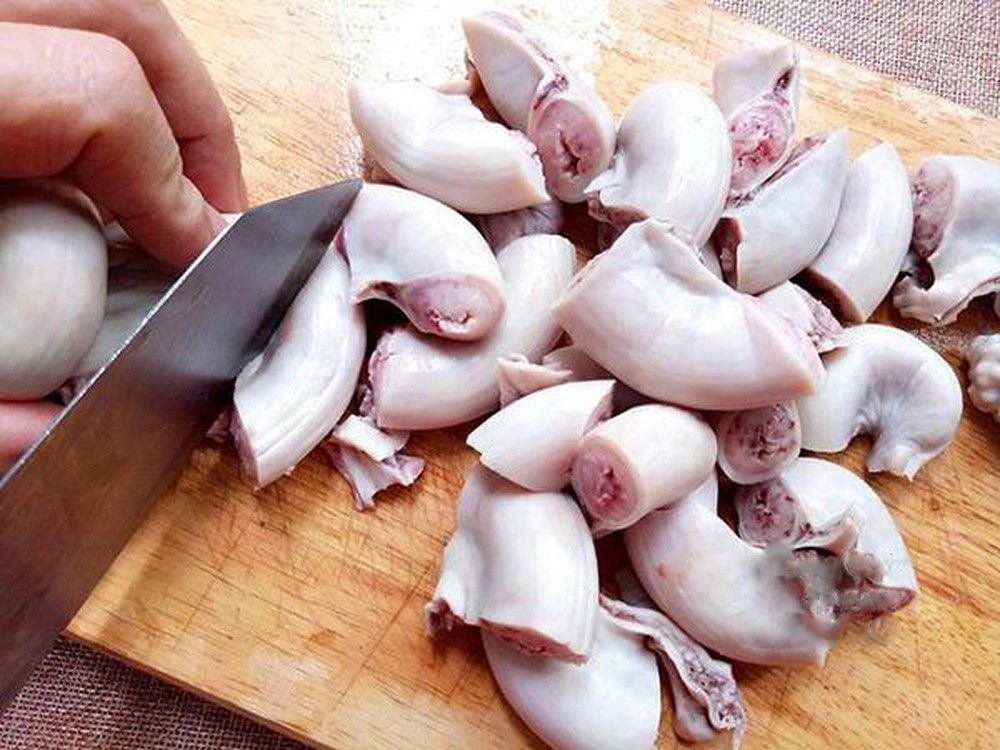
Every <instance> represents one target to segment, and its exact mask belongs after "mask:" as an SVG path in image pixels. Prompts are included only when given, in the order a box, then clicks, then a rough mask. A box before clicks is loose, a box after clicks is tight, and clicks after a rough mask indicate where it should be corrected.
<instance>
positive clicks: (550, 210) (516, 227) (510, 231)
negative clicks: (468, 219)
mask: <svg viewBox="0 0 1000 750" xmlns="http://www.w3.org/2000/svg"><path fill="white" fill-rule="evenodd" d="M472 219H473V221H474V222H475V224H476V226H477V227H479V231H480V232H482V233H483V237H485V238H486V241H487V242H488V243H489V244H490V247H492V248H493V251H494V252H498V251H499V250H502V249H503V248H505V247H506V246H507V245H509V244H510V243H511V242H513V241H514V240H516V239H517V238H519V237H525V236H527V235H529V234H559V233H560V232H562V229H563V208H562V203H561V202H560V201H557V200H552V201H549V202H548V203H542V204H541V205H538V206H528V207H527V208H519V209H517V210H516V211H505V212H504V213H500V214H479V215H478V216H474V217H472Z"/></svg>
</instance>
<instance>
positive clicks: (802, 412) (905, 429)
mask: <svg viewBox="0 0 1000 750" xmlns="http://www.w3.org/2000/svg"><path fill="white" fill-rule="evenodd" d="M842 341H843V345H844V348H842V349H838V350H836V351H833V352H830V353H829V354H827V355H825V356H824V358H823V363H824V364H825V365H826V380H825V382H824V383H823V386H822V387H821V388H820V390H819V391H818V392H816V393H815V394H814V395H812V396H809V397H807V398H804V399H802V400H800V401H799V403H798V407H799V416H800V417H801V419H802V447H803V448H806V449H808V450H812V451H819V452H821V453H839V452H840V451H842V450H844V449H845V448H846V447H847V444H848V443H850V442H851V439H852V438H854V436H855V435H860V434H862V433H867V434H870V435H871V436H872V440H873V442H872V447H871V450H870V451H869V453H868V470H869V471H889V472H891V473H893V474H896V475H898V476H904V477H906V478H907V479H912V478H913V476H914V474H916V473H917V471H918V470H919V469H920V467H921V466H923V465H924V464H925V463H927V462H928V461H930V460H931V459H932V458H934V456H936V455H938V454H939V453H941V451H943V450H944V449H945V448H946V447H948V444H949V443H950V442H951V440H952V438H953V437H954V436H955V432H956V431H957V430H958V423H959V420H960V419H961V417H962V388H961V386H960V385H959V382H958V378H957V377H955V373H954V372H953V371H952V369H951V367H950V366H949V365H948V363H947V362H945V361H944V359H942V358H941V356H940V355H939V354H938V353H937V352H935V351H934V350H933V349H931V348H930V347H929V346H927V345H926V344H924V343H923V342H921V341H920V340H919V339H917V338H916V337H914V336H912V335H910V334H909V333H907V332H906V331H902V330H899V329H898V328H892V327H890V326H883V325H874V324H870V323H865V324H863V325H860V326H854V327H851V328H848V329H846V330H845V331H844V335H843V337H842Z"/></svg>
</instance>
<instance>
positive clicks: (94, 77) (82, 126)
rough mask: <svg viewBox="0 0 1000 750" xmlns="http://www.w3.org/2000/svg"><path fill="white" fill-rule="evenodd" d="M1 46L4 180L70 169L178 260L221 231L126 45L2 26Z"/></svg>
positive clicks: (147, 240)
mask: <svg viewBox="0 0 1000 750" xmlns="http://www.w3.org/2000/svg"><path fill="white" fill-rule="evenodd" d="M0 49H2V50H4V54H3V55H0V102H5V105H4V106H2V107H0V178H4V177H7V178H12V179H28V178H35V177H50V176H52V175H64V176H66V177H68V178H69V179H70V180H71V181H72V182H74V183H75V184H76V185H77V186H78V187H79V188H80V189H81V190H83V192H84V193H86V194H87V195H88V196H89V197H90V198H91V199H92V200H93V201H94V202H95V203H97V204H98V205H99V206H102V207H104V208H105V209H107V210H108V211H110V212H111V214H112V215H113V216H114V217H115V218H117V219H118V221H119V222H121V225H122V226H123V227H124V228H125V230H126V231H127V232H128V234H129V236H131V237H132V239H134V240H135V242H136V243H137V244H138V245H139V246H140V247H142V248H144V249H145V250H147V251H149V252H150V253H152V254H153V255H156V256H157V257H159V258H161V259H162V260H165V261H166V262H168V263H172V264H174V265H177V266H183V265H186V264H187V263H189V262H190V261H191V260H192V259H193V258H194V257H195V256H196V255H197V254H198V253H199V252H201V250H202V249H203V248H204V247H205V246H206V245H207V244H208V243H209V242H210V241H211V239H212V238H213V237H214V236H215V235H216V233H217V232H218V231H219V230H221V229H222V227H223V226H224V225H225V223H224V221H223V219H222V217H221V216H219V214H218V213H216V212H215V210H214V209H213V208H211V206H209V205H208V203H206V202H205V199H204V198H203V197H202V194H201V193H200V192H199V191H198V189H197V188H196V187H195V186H194V184H193V183H192V182H191V181H190V180H189V179H188V178H187V177H185V176H184V175H183V173H182V170H181V157H180V152H179V151H178V148H177V142H176V141H175V140H174V137H173V135H172V134H171V132H170V127H169V125H168V124H167V120H166V118H165V117H164V115H163V111H162V110H161V109H160V105H159V103H158V102H157V100H156V98H155V97H154V96H153V91H152V89H151V88H150V87H149V83H148V82H147V80H146V77H145V76H144V75H143V71H142V69H141V68H140V67H139V63H138V62H137V61H136V59H135V55H134V54H133V53H132V52H131V50H130V49H129V48H128V47H126V46H125V45H124V44H122V43H121V42H118V41H116V40H114V39H112V38H111V37H109V36H105V35H103V34H95V33H92V32H84V31H74V30H71V29H56V28H51V27H48V26H32V25H29V24H12V23H4V22H0ZM23 60H37V61H40V63H39V64H32V65H25V64H23V62H22V61H23Z"/></svg>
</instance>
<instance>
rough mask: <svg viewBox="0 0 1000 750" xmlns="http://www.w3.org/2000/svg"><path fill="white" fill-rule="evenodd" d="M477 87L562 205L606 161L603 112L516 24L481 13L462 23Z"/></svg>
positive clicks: (606, 115) (608, 133)
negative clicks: (525, 145) (525, 144)
mask: <svg viewBox="0 0 1000 750" xmlns="http://www.w3.org/2000/svg"><path fill="white" fill-rule="evenodd" d="M462 29H463V30H464V31H465V39H466V41H467V42H468V45H469V54H470V56H471V57H472V61H473V64H474V65H475V67H476V69H477V71H478V73H479V77H480V79H481V80H482V83H483V87H484V88H485V89H486V93H487V95H488V96H489V98H490V102H492V104H493V106H494V107H496V110H497V112H499V113H500V116H501V117H503V119H504V120H506V122H507V124H508V125H510V126H511V127H514V128H517V129H518V130H521V131H522V132H524V133H525V134H527V136H528V139H529V140H530V141H531V142H532V143H534V144H535V145H536V146H537V147H538V154H539V156H540V157H541V159H542V166H543V168H544V170H545V178H546V181H547V183H548V186H549V189H550V190H551V191H552V192H553V193H554V194H555V195H556V196H557V197H558V198H559V199H560V200H564V201H567V202H568V203H578V202H579V201H582V200H583V191H584V188H586V187H587V185H588V184H589V183H590V181H591V180H592V179H593V178H594V177H595V176H596V175H597V174H599V173H600V172H602V171H604V170H605V169H606V168H607V166H608V163H609V162H610V161H611V155H612V154H613V153H614V148H615V122H614V118H612V116H611V110H609V109H608V106H607V105H606V104H605V103H604V102H603V100H602V99H601V98H600V97H599V96H598V95H597V93H596V92H595V91H594V90H593V88H591V87H590V86H589V85H588V84H587V83H586V82H584V81H583V80H581V79H580V76H578V75H576V73H574V72H573V71H572V70H571V69H569V68H568V67H566V65H564V64H563V63H562V62H561V61H560V60H558V59H557V58H556V56H555V55H554V54H553V53H552V51H551V50H550V49H549V47H548V45H547V44H546V43H545V42H543V41H542V40H541V39H539V38H538V37H537V36H535V35H534V34H532V33H531V31H529V30H528V29H527V28H526V27H525V26H524V24H523V23H522V22H521V20H520V19H518V18H514V17H513V16H509V15H507V14H505V13H498V12H496V11H488V12H486V13H478V14H476V15H474V16H466V17H465V18H463V19H462Z"/></svg>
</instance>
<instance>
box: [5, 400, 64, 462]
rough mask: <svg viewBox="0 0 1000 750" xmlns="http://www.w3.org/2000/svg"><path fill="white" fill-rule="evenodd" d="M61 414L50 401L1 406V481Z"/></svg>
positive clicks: (17, 402) (57, 407)
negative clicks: (6, 472) (8, 470)
mask: <svg viewBox="0 0 1000 750" xmlns="http://www.w3.org/2000/svg"><path fill="white" fill-rule="evenodd" d="M60 411H62V410H61V409H60V407H59V406H58V405H56V404H53V403H50V402H49V401H7V402H0V478H2V477H3V475H4V472H5V471H7V469H9V468H10V467H11V466H13V465H14V463H15V462H16V461H17V459H18V458H20V456H21V454H22V453H24V452H25V451H26V450H28V448H30V447H31V446H32V445H34V443H35V441H36V440H38V438H40V437H41V436H42V434H43V433H44V432H45V430H46V429H47V428H48V426H49V425H50V424H52V422H53V421H54V420H55V418H56V417H58V416H59V412H60Z"/></svg>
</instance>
